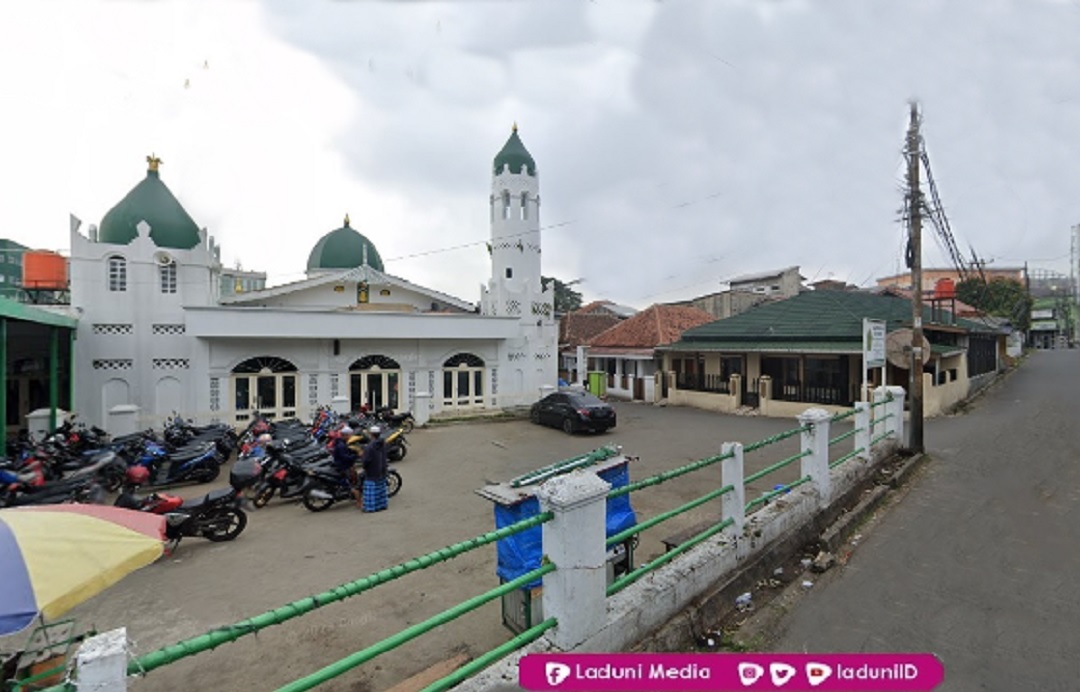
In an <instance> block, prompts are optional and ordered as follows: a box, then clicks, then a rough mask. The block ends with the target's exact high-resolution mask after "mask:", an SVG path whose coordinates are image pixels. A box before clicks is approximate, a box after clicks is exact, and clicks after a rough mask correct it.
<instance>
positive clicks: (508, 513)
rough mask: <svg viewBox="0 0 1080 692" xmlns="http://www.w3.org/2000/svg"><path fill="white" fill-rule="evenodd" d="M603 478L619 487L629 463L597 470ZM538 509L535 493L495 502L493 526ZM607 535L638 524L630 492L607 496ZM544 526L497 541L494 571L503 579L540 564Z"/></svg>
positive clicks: (626, 479) (626, 480)
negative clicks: (505, 502) (509, 502)
mask: <svg viewBox="0 0 1080 692" xmlns="http://www.w3.org/2000/svg"><path fill="white" fill-rule="evenodd" d="M597 475H598V476H600V478H602V479H603V480H605V481H607V482H608V483H611V487H612V488H613V489H614V488H621V487H623V486H624V485H627V484H629V483H630V465H629V464H619V465H618V466H614V467H612V468H609V469H607V470H604V471H601V472H599V473H598V474H597ZM539 513H540V501H539V500H537V499H536V496H533V497H530V498H529V499H527V500H525V501H523V502H519V503H518V504H516V505H511V506H504V505H500V504H497V503H496V505H495V528H496V529H501V528H504V527H506V526H510V525H511V524H515V523H517V522H519V521H522V520H524V519H529V518H530V517H534V516H536V515H537V514H539ZM606 524H607V526H606V534H605V535H606V536H607V537H609V538H610V537H611V536H614V535H615V534H617V533H619V532H620V531H625V530H626V529H628V528H630V527H631V526H634V525H635V524H637V516H636V515H635V514H634V509H633V507H631V506H630V495H629V493H628V494H626V495H620V496H619V497H616V498H608V500H607V520H606ZM542 535H543V529H542V527H540V526H534V527H532V528H531V529H527V530H525V531H522V532H521V533H517V534H514V535H513V536H510V537H509V538H504V539H502V540H501V541H498V543H497V544H496V551H497V554H498V566H497V568H496V570H495V572H496V574H498V575H499V578H500V579H502V580H503V581H510V580H512V579H517V578H518V577H520V576H521V575H523V574H526V573H528V572H531V571H532V570H534V569H537V568H539V567H540V560H541V558H542V556H543V553H544V550H543V542H542V539H541V536H542ZM540 581H541V580H539V579H537V580H536V581H535V582H533V583H531V584H528V585H527V586H526V587H524V588H532V587H534V586H539V585H540Z"/></svg>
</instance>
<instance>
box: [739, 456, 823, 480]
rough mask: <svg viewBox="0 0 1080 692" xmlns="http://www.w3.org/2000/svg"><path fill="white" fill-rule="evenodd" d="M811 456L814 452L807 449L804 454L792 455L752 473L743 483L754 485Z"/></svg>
mask: <svg viewBox="0 0 1080 692" xmlns="http://www.w3.org/2000/svg"><path fill="white" fill-rule="evenodd" d="M811 454H813V452H811V451H810V450H809V449H807V450H806V451H803V452H799V453H798V454H792V455H791V456H789V457H787V458H786V459H781V460H780V461H778V462H776V463H775V464H773V465H772V466H766V467H765V468H763V469H761V470H760V471H758V472H757V473H751V474H750V475H749V476H747V477H746V478H745V479H744V480H743V483H744V484H746V485H749V484H751V483H753V482H754V481H756V480H759V479H761V478H764V477H765V476H768V475H769V474H770V473H772V472H773V471H779V470H780V469H782V468H784V467H785V466H787V465H788V464H790V463H792V462H795V461H798V460H799V459H802V458H803V457H808V456H810V455H811Z"/></svg>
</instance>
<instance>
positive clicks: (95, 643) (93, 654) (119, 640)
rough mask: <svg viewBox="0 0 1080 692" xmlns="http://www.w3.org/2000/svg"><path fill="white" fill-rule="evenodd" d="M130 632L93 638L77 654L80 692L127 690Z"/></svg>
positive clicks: (114, 631)
mask: <svg viewBox="0 0 1080 692" xmlns="http://www.w3.org/2000/svg"><path fill="white" fill-rule="evenodd" d="M127 665H128V661H127V628H126V627H121V628H119V629H115V630H110V631H108V632H102V633H101V634H98V635H95V636H93V637H90V638H89V639H87V640H86V641H84V642H83V643H82V644H81V645H80V646H79V650H78V652H77V653H76V654H75V666H76V667H75V672H76V674H77V676H78V679H77V681H76V683H75V689H76V690H79V692H106V690H107V691H108V692H122V691H123V690H126V689H127Z"/></svg>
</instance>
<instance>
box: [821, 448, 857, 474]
mask: <svg viewBox="0 0 1080 692" xmlns="http://www.w3.org/2000/svg"><path fill="white" fill-rule="evenodd" d="M865 451H866V447H859V448H858V449H856V450H854V451H852V452H848V453H847V454H845V455H844V456H842V457H840V458H839V459H837V460H836V461H834V462H832V463H830V464H829V468H830V469H833V468H836V467H837V466H839V465H840V464H842V463H844V462H845V461H847V460H848V459H851V458H852V457H855V456H858V455H859V454H861V453H862V452H865Z"/></svg>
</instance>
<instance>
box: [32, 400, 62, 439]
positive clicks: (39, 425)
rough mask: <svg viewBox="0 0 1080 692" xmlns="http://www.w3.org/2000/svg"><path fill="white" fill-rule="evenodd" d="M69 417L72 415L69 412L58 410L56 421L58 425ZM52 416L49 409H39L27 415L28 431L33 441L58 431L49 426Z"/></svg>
mask: <svg viewBox="0 0 1080 692" xmlns="http://www.w3.org/2000/svg"><path fill="white" fill-rule="evenodd" d="M68 415H70V414H69V412H68V411H65V410H63V409H56V419H55V420H56V422H57V424H59V423H63V422H64V421H65V420H67V417H68ZM52 416H53V412H52V410H51V409H47V408H39V409H36V410H34V411H31V412H30V413H28V414H26V429H27V430H29V431H30V436H31V437H32V438H33V439H35V440H40V439H41V438H43V437H45V436H47V435H49V434H50V433H52V431H53V430H55V429H56V427H55V426H52V427H50V425H49V421H50V419H52Z"/></svg>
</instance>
